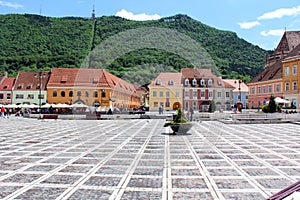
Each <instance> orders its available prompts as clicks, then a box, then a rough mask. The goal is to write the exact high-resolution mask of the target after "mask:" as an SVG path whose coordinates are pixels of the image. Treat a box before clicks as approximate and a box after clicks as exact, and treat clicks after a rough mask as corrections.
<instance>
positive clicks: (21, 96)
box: [16, 94, 24, 99]
mask: <svg viewBox="0 0 300 200" xmlns="http://www.w3.org/2000/svg"><path fill="white" fill-rule="evenodd" d="M23 98H24V95H23V94H16V99H23Z"/></svg>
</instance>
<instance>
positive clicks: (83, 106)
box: [71, 103, 88, 108]
mask: <svg viewBox="0 0 300 200" xmlns="http://www.w3.org/2000/svg"><path fill="white" fill-rule="evenodd" d="M71 107H72V108H87V107H88V106H87V105H85V104H82V103H74V104H72V105H71Z"/></svg>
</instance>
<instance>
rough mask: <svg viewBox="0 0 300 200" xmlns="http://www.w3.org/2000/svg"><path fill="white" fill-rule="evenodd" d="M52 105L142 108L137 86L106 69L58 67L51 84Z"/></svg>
mask: <svg viewBox="0 0 300 200" xmlns="http://www.w3.org/2000/svg"><path fill="white" fill-rule="evenodd" d="M47 94H48V95H47V100H48V103H50V104H51V103H66V104H74V103H82V104H85V105H88V106H96V107H98V106H101V107H118V108H125V107H126V108H128V107H138V106H139V105H140V98H139V96H138V95H137V93H136V90H135V87H134V85H132V84H130V83H128V82H126V81H124V80H122V79H120V78H118V77H116V76H114V75H112V74H111V73H109V72H107V71H105V70H103V69H91V68H54V69H52V71H51V77H50V79H49V82H48V85H47Z"/></svg>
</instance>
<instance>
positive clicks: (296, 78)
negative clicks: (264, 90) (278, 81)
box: [282, 45, 300, 109]
mask: <svg viewBox="0 0 300 200" xmlns="http://www.w3.org/2000/svg"><path fill="white" fill-rule="evenodd" d="M299 52H300V45H298V46H297V47H296V48H295V49H294V50H293V51H292V52H291V53H290V54H289V55H288V56H287V58H285V59H284V60H283V61H282V72H283V73H282V83H283V84H282V85H283V86H282V90H283V96H284V99H287V100H289V101H290V102H291V105H294V106H295V107H296V108H298V109H299V108H300V93H299V92H300V89H299V85H300V55H299Z"/></svg>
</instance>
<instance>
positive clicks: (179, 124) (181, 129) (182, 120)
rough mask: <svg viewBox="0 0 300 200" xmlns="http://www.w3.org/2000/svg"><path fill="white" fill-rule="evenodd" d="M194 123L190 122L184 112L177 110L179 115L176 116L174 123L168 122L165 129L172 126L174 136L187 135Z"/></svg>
mask: <svg viewBox="0 0 300 200" xmlns="http://www.w3.org/2000/svg"><path fill="white" fill-rule="evenodd" d="M192 125H193V124H192V122H189V121H188V120H187V118H186V117H185V116H184V114H183V113H182V111H181V110H180V109H179V110H177V115H175V116H174V119H173V121H170V122H166V123H165V124H164V127H168V126H170V127H171V129H172V130H173V134H176V133H187V132H188V131H189V130H190V129H191V128H192Z"/></svg>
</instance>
